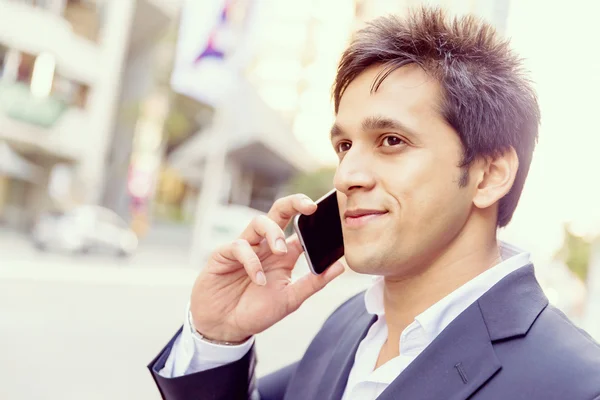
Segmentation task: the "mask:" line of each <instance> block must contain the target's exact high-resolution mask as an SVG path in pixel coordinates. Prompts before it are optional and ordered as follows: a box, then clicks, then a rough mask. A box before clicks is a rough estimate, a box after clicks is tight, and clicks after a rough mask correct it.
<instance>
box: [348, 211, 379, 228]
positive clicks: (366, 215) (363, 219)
mask: <svg viewBox="0 0 600 400" xmlns="http://www.w3.org/2000/svg"><path fill="white" fill-rule="evenodd" d="M385 214H387V211H385V210H368V209H354V210H348V211H346V212H345V213H344V225H345V226H346V227H348V228H359V227H362V226H364V225H366V224H368V223H369V222H371V221H373V220H375V219H378V218H381V217H382V216H383V215H385Z"/></svg>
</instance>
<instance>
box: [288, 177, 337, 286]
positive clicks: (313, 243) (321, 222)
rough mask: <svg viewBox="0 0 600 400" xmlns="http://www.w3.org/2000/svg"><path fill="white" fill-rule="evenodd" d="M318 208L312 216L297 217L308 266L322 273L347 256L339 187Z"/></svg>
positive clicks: (319, 203) (298, 232)
mask: <svg viewBox="0 0 600 400" xmlns="http://www.w3.org/2000/svg"><path fill="white" fill-rule="evenodd" d="M316 203H317V206H318V207H317V211H315V212H314V214H312V215H302V214H299V215H297V216H296V217H295V218H294V229H295V231H296V233H297V234H298V238H299V239H300V243H301V244H302V248H303V249H304V254H305V255H306V261H307V262H308V267H309V268H310V270H311V271H312V273H313V274H317V275H318V274H322V273H323V272H325V270H326V269H327V268H329V267H330V266H331V265H332V264H333V263H334V262H336V261H337V260H339V259H340V258H342V256H343V255H344V238H343V237H342V221H341V220H340V210H339V208H338V202H337V196H336V190H335V189H334V190H332V191H330V192H329V193H327V194H326V195H325V196H323V197H321V198H320V199H319V200H317V201H316Z"/></svg>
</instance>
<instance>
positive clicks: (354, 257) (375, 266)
mask: <svg viewBox="0 0 600 400" xmlns="http://www.w3.org/2000/svg"><path fill="white" fill-rule="evenodd" d="M344 258H345V260H346V264H348V267H349V268H350V269H351V270H352V271H354V272H356V273H359V274H367V275H379V273H378V272H379V271H381V267H382V265H381V264H382V257H381V254H379V255H375V254H373V252H372V251H371V252H366V251H360V250H358V251H357V250H354V251H351V252H348V253H346V254H345V255H344Z"/></svg>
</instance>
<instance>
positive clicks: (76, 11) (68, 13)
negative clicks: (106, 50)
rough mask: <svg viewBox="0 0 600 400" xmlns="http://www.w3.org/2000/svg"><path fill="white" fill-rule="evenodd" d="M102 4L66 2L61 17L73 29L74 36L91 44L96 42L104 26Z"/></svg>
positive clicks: (85, 0)
mask: <svg viewBox="0 0 600 400" xmlns="http://www.w3.org/2000/svg"><path fill="white" fill-rule="evenodd" d="M102 3H103V2H98V1H96V0H67V1H66V4H65V8H64V11H63V15H64V17H65V19H66V20H67V21H69V23H70V24H71V26H72V27H73V32H75V34H77V35H80V36H83V37H84V38H86V39H88V40H91V41H93V42H97V41H98V37H99V34H100V29H102V26H103V25H104V18H103V15H104V6H103V4H102Z"/></svg>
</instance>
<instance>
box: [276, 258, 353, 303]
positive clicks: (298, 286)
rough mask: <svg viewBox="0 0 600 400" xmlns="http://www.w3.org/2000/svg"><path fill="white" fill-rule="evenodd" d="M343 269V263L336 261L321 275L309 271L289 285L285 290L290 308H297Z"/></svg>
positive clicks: (342, 271) (341, 272)
mask: <svg viewBox="0 0 600 400" xmlns="http://www.w3.org/2000/svg"><path fill="white" fill-rule="evenodd" d="M344 271H345V268H344V264H342V263H341V262H340V261H337V262H335V263H334V264H333V265H332V266H331V267H329V268H328V269H327V270H326V271H325V272H323V273H322V274H321V275H314V274H312V273H309V274H306V275H305V276H303V277H302V278H300V279H298V280H297V281H296V282H294V283H292V284H291V285H289V286H288V287H287V288H286V290H288V291H289V292H288V304H289V307H290V309H291V310H293V311H295V310H297V309H298V307H300V306H301V305H302V303H304V301H306V299H308V298H309V297H310V296H312V295H313V294H315V293H317V292H318V291H319V290H321V289H323V288H324V287H325V286H326V285H327V284H328V283H329V282H331V281H332V280H334V279H335V278H337V277H338V276H340V275H341V274H343V273H344Z"/></svg>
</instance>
